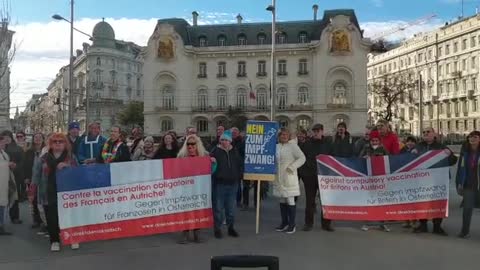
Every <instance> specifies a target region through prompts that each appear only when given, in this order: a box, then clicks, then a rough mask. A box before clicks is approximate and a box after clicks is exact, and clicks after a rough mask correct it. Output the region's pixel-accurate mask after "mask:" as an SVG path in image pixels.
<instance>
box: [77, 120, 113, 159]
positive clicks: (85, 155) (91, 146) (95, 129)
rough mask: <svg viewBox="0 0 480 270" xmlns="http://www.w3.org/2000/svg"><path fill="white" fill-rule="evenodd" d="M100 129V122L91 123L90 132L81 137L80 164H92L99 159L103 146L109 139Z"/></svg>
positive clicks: (79, 144)
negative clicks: (101, 133)
mask: <svg viewBox="0 0 480 270" xmlns="http://www.w3.org/2000/svg"><path fill="white" fill-rule="evenodd" d="M100 130H101V129H100V124H99V123H96V122H94V123H91V124H90V125H89V126H88V134H85V135H83V136H82V137H80V141H79V143H78V155H77V157H78V162H80V164H90V163H95V162H96V161H97V157H98V155H100V152H101V151H102V147H103V145H104V144H105V142H106V141H107V139H105V137H103V136H102V135H100Z"/></svg>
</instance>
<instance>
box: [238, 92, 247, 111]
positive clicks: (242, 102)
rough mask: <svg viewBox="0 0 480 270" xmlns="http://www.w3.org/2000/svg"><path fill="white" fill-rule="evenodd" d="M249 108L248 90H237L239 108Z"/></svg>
mask: <svg viewBox="0 0 480 270" xmlns="http://www.w3.org/2000/svg"><path fill="white" fill-rule="evenodd" d="M246 107H247V90H245V89H244V88H239V89H238V90H237V108H242V109H245V108H246Z"/></svg>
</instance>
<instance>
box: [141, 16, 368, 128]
mask: <svg viewBox="0 0 480 270" xmlns="http://www.w3.org/2000/svg"><path fill="white" fill-rule="evenodd" d="M316 12H317V11H316V9H315V8H314V19H313V20H306V21H290V22H281V23H278V24H277V36H276V37H274V38H275V39H276V43H277V45H276V58H277V63H275V64H276V67H277V72H276V74H274V75H275V76H276V78H277V85H276V86H275V88H276V92H277V93H276V104H275V106H276V115H275V119H276V120H278V121H279V122H280V124H281V126H284V127H288V128H290V129H292V130H293V129H296V128H297V127H299V126H303V127H306V128H308V127H309V126H310V125H312V124H313V123H323V124H324V125H325V128H326V130H327V131H332V130H333V129H334V128H335V127H336V125H337V123H338V122H346V123H347V124H348V125H349V129H350V130H351V132H352V133H356V134H360V133H361V132H363V128H364V126H365V125H366V123H367V92H366V85H367V76H366V64H367V54H368V53H369V51H370V43H369V41H368V40H367V39H364V38H363V35H362V31H361V29H360V27H359V24H358V21H357V18H356V16H355V13H354V11H353V10H327V11H325V12H324V15H323V18H322V19H319V20H317V18H316ZM192 14H193V25H190V24H189V23H188V22H187V21H185V20H184V19H161V20H159V21H158V24H157V26H156V28H155V30H154V32H153V34H152V36H151V37H150V39H149V41H148V46H147V48H146V50H144V53H143V61H144V63H143V84H144V91H145V92H144V104H145V106H144V108H145V109H144V114H145V130H146V133H147V134H151V135H158V134H163V133H164V132H166V131H168V130H175V131H177V132H179V133H183V132H184V130H185V128H186V127H187V126H190V125H193V126H196V127H197V129H198V132H199V134H200V135H202V136H209V135H213V134H214V132H215V129H216V126H218V125H220V124H224V123H226V122H227V116H226V113H227V111H228V109H229V108H239V109H241V110H242V111H243V112H244V114H245V115H246V116H247V117H248V118H249V119H257V120H268V119H269V115H270V113H269V112H270V106H271V104H270V76H272V74H270V57H271V56H270V52H271V40H272V36H271V23H243V21H242V17H241V16H240V15H239V16H237V21H238V22H237V23H236V24H228V25H198V24H197V20H198V16H199V15H198V13H196V12H193V13H192Z"/></svg>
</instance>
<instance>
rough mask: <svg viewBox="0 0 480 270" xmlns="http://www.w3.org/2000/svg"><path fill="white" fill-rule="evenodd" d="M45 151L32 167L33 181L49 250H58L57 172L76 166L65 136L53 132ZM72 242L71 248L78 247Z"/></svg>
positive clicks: (75, 160)
mask: <svg viewBox="0 0 480 270" xmlns="http://www.w3.org/2000/svg"><path fill="white" fill-rule="evenodd" d="M47 151H48V152H47V153H46V154H45V155H43V157H42V158H41V162H37V163H35V165H34V169H33V174H32V175H33V178H34V179H33V182H35V183H38V188H37V189H38V198H37V200H38V203H39V204H42V205H43V209H44V211H45V216H46V218H47V230H48V235H49V237H50V251H52V252H58V251H60V226H59V221H58V200H57V172H58V171H59V170H62V169H64V168H67V167H76V166H78V162H77V159H76V158H75V156H74V155H73V153H72V146H71V145H70V143H69V142H68V138H67V136H65V135H64V134H62V133H54V134H52V135H51V136H50V137H49V138H48V143H47ZM78 248H79V245H78V244H72V249H78Z"/></svg>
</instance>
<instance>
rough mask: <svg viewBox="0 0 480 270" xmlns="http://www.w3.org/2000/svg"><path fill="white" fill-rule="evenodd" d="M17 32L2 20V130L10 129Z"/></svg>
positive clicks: (0, 79)
mask: <svg viewBox="0 0 480 270" xmlns="http://www.w3.org/2000/svg"><path fill="white" fill-rule="evenodd" d="M14 33H15V32H13V31H11V30H9V29H8V22H0V130H5V129H10V128H11V125H10V90H11V89H10V63H11V61H12V60H13V56H14V55H13V54H14V53H15V52H14V51H13V52H12V51H11V50H12V38H13V34H14Z"/></svg>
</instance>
